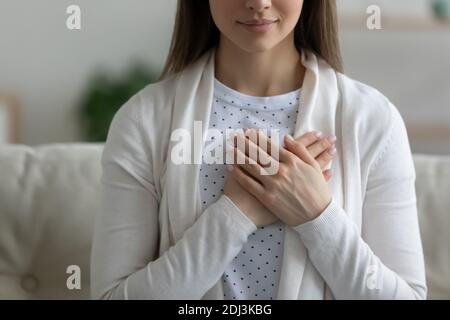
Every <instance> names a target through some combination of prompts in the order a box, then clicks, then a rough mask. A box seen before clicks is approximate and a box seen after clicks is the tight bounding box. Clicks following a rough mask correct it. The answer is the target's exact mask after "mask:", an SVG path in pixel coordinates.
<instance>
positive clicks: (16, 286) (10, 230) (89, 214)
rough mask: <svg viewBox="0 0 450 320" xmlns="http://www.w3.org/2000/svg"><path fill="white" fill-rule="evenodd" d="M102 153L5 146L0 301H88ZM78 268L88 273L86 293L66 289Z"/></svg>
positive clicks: (86, 147)
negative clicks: (71, 267) (71, 268)
mask: <svg viewBox="0 0 450 320" xmlns="http://www.w3.org/2000/svg"><path fill="white" fill-rule="evenodd" d="M102 148H103V146H102V145H101V144H51V145H41V146H37V147H29V146H25V145H9V146H8V145H6V146H2V147H0V299H49V298H52V299H79V298H89V257H90V243H91V238H92V234H91V233H92V230H93V225H92V224H93V221H94V220H93V218H94V214H95V212H97V211H98V210H99V201H98V196H97V195H98V191H99V188H100V174H101V166H100V156H101V151H102ZM72 265H75V266H78V267H79V268H80V269H79V270H80V271H81V279H80V280H81V289H80V290H78V289H76V288H75V289H72V290H69V289H68V287H67V285H66V282H67V280H68V279H69V277H70V276H71V275H72V274H73V271H71V273H69V274H68V273H66V272H67V270H68V268H69V266H72ZM75 268H77V267H75ZM69 271H70V269H69ZM69 280H71V281H69V282H70V283H71V284H75V287H76V284H77V283H76V281H75V280H76V279H74V278H73V277H72V278H70V279H69ZM70 287H71V288H72V287H73V286H70Z"/></svg>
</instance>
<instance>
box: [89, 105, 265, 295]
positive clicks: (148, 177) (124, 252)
mask: <svg viewBox="0 0 450 320" xmlns="http://www.w3.org/2000/svg"><path fill="white" fill-rule="evenodd" d="M135 106H136V105H135V104H134V103H133V101H129V102H128V103H126V104H125V105H124V106H122V108H121V109H119V111H118V112H117V113H116V115H115V116H114V118H113V121H112V123H111V126H110V129H109V133H108V138H107V141H106V143H105V145H104V150H103V153H102V158H101V165H102V169H103V172H102V179H101V185H102V193H101V194H102V199H101V202H102V210H101V211H100V212H99V213H98V214H97V215H96V220H95V226H94V236H93V245H92V252H91V297H92V298H93V299H201V298H202V297H203V296H204V294H205V293H206V292H207V291H208V290H209V289H210V288H211V287H212V286H213V285H214V284H215V283H216V282H217V281H218V280H219V279H220V277H221V275H222V274H223V272H224V270H225V267H226V265H227V264H228V263H230V262H231V261H232V259H233V258H234V257H235V256H236V255H237V254H238V253H239V251H240V250H241V248H242V246H243V244H244V243H245V242H246V241H247V237H248V236H249V235H250V234H251V233H252V232H254V231H255V230H256V229H257V227H256V225H255V224H253V222H252V221H251V220H250V219H249V218H247V216H246V215H244V214H243V213H242V212H241V211H240V210H239V208H238V207H236V206H235V205H234V203H233V202H232V201H231V199H229V198H228V197H227V196H225V195H222V196H221V197H220V198H219V199H218V200H217V201H216V202H214V203H213V204H211V205H210V206H208V207H207V208H206V209H205V210H204V212H203V213H202V215H201V216H200V217H199V218H198V219H197V221H196V222H195V223H194V224H193V225H192V226H191V227H190V228H188V229H187V230H186V232H185V233H184V235H183V237H182V238H181V239H180V240H179V241H178V242H177V243H175V244H174V245H173V246H172V247H170V248H169V249H168V250H167V251H166V252H164V253H162V254H161V255H160V256H159V257H158V247H159V226H160V223H161V221H159V219H158V210H159V199H158V196H157V192H156V189H155V181H154V179H153V177H152V174H151V173H152V166H151V160H150V159H151V156H150V154H149V151H148V150H146V148H145V139H143V135H142V133H143V130H142V128H141V126H140V125H141V124H140V121H139V117H138V116H136V113H137V112H136V111H135V110H136V109H135Z"/></svg>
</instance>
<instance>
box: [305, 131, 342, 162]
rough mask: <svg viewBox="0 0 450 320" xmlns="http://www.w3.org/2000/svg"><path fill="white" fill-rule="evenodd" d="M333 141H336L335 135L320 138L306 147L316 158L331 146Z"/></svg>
mask: <svg viewBox="0 0 450 320" xmlns="http://www.w3.org/2000/svg"><path fill="white" fill-rule="evenodd" d="M335 142H336V137H335V136H331V137H327V138H321V139H319V140H318V141H316V142H315V143H313V144H311V145H310V146H308V147H307V149H308V151H309V153H310V154H311V155H312V156H313V157H314V158H317V157H318V156H319V155H320V154H321V153H322V152H324V151H325V150H327V149H328V148H330V147H332V146H333V145H334V144H335Z"/></svg>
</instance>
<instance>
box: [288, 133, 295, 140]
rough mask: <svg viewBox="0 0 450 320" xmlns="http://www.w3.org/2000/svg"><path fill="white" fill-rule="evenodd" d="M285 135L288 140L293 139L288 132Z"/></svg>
mask: <svg viewBox="0 0 450 320" xmlns="http://www.w3.org/2000/svg"><path fill="white" fill-rule="evenodd" d="M286 137H287V138H288V140H289V141H294V137H292V136H291V135H290V134H287V135H286Z"/></svg>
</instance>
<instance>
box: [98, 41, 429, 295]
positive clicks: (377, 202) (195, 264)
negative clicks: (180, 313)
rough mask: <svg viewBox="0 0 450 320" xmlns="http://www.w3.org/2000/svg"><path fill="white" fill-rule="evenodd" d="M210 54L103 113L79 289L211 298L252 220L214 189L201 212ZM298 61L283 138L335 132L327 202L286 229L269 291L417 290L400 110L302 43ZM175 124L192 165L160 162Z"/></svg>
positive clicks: (419, 267) (419, 269)
mask: <svg viewBox="0 0 450 320" xmlns="http://www.w3.org/2000/svg"><path fill="white" fill-rule="evenodd" d="M214 62H215V49H211V50H209V51H208V52H206V53H205V54H204V55H203V56H202V57H201V58H200V59H199V60H197V61H196V62H195V63H193V64H192V65H190V66H189V67H188V68H186V69H185V70H184V71H183V72H181V73H179V74H176V75H171V76H169V77H167V78H166V79H164V80H162V81H160V82H157V83H153V84H150V85H148V86H147V87H146V88H144V89H143V90H141V91H140V92H139V93H138V94H136V95H135V96H133V97H132V98H131V99H130V100H129V101H128V102H127V103H126V104H125V105H124V106H122V108H121V109H120V110H119V111H118V112H117V113H116V115H115V117H114V119H113V122H112V124H111V127H110V131H109V134H108V140H107V142H106V144H105V148H104V151H103V155H102V167H103V176H102V183H103V210H102V212H100V213H99V214H98V215H97V217H96V223H95V232H94V239H93V248H92V257H91V259H92V262H91V291H92V297H93V298H112V299H223V284H222V281H220V280H221V275H222V273H223V271H224V269H225V267H226V265H227V264H228V263H230V261H231V260H232V259H233V258H234V257H235V256H236V255H237V253H238V252H239V251H240V250H241V248H242V245H243V244H244V243H245V241H246V239H247V237H248V235H250V234H251V233H252V232H253V231H254V230H255V229H256V226H255V225H254V224H253V223H252V222H251V220H249V219H248V218H247V217H246V216H245V215H244V214H243V213H242V212H241V211H240V210H239V209H238V208H237V207H236V206H235V205H234V204H233V203H232V201H231V200H230V199H229V198H228V197H226V196H225V195H221V197H220V198H219V199H218V200H217V202H216V203H214V204H212V205H211V206H209V207H208V208H207V209H206V210H205V211H203V212H202V211H201V203H200V195H199V191H198V190H199V188H198V174H199V169H200V164H201V154H202V146H203V143H202V142H203V141H205V139H206V133H207V128H208V121H209V118H210V111H211V107H212V99H213V87H214ZM302 63H303V65H304V66H305V67H306V74H305V78H304V82H303V86H302V95H301V98H300V108H299V112H298V117H297V122H296V128H295V131H294V137H298V136H300V135H302V134H303V133H305V132H308V131H312V130H321V131H322V132H323V133H325V134H335V135H336V136H337V144H336V148H337V156H336V157H335V159H334V160H333V162H332V164H331V165H330V166H329V167H332V169H333V170H334V175H333V178H332V179H331V181H330V182H329V187H330V190H331V191H332V196H333V201H332V203H331V204H330V206H329V207H327V209H326V210H325V211H324V213H322V215H321V216H319V218H317V219H315V220H313V221H310V222H308V223H306V224H303V225H300V226H297V227H287V228H286V232H285V241H284V247H283V250H284V254H283V258H282V269H281V273H280V284H279V292H278V296H277V299H330V298H331V299H332V298H338V299H339V298H342V299H346V298H357V299H358V298H367V299H380V298H381V299H398V298H405V299H409V298H425V296H426V292H427V287H426V284H425V271H424V261H423V253H422V245H421V239H420V233H419V228H418V219H417V209H416V195H415V185H414V183H415V169H414V166H413V160H412V155H411V151H410V146H409V141H408V136H407V132H406V128H405V126H404V123H403V120H402V117H401V116H400V113H399V112H398V110H397V109H396V107H395V106H393V105H392V104H391V103H390V102H389V100H388V99H387V98H385V97H384V96H383V95H382V94H381V93H379V92H378V91H377V90H375V89H374V88H371V87H369V86H367V85H364V84H362V83H360V82H357V81H355V80H352V79H350V78H349V77H347V76H345V75H343V74H341V73H338V72H335V70H333V69H332V68H331V67H330V66H329V65H328V64H327V63H326V62H325V61H324V60H323V59H321V58H319V57H318V56H316V55H315V54H313V53H312V52H309V51H303V52H302ZM196 120H197V121H202V124H201V127H202V131H201V132H200V133H199V132H198V131H195V132H194V121H196ZM178 128H183V129H186V130H189V131H190V132H191V133H192V137H193V139H195V141H197V142H200V144H199V145H200V148H197V149H194V150H193V153H192V156H193V160H194V164H190V165H187V164H186V165H176V164H174V163H173V162H172V161H170V160H169V157H170V155H171V150H172V148H173V147H174V146H175V145H176V144H178V143H179V142H178V141H171V138H170V137H171V133H172V132H173V131H174V130H175V129H178Z"/></svg>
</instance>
